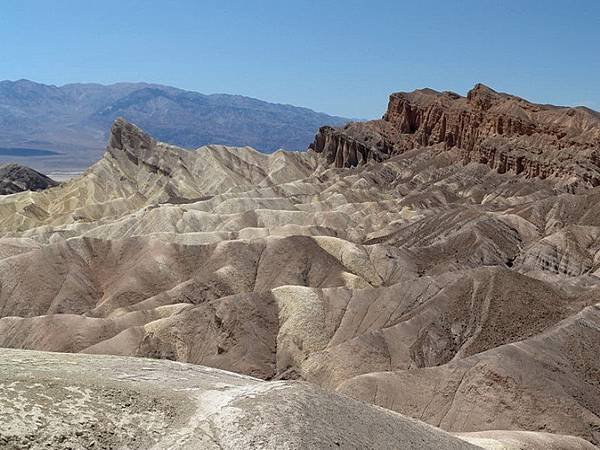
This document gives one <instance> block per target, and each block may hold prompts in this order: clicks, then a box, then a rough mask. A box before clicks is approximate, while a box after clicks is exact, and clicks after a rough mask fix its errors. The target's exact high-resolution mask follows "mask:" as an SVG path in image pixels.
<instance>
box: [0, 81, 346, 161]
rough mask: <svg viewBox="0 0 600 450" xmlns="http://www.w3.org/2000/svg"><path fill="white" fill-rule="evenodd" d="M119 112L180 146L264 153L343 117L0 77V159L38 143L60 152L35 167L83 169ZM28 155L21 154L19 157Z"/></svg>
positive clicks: (226, 99) (192, 95) (138, 89)
mask: <svg viewBox="0 0 600 450" xmlns="http://www.w3.org/2000/svg"><path fill="white" fill-rule="evenodd" d="M119 116H122V117H125V118H127V120H130V121H132V122H135V123H137V124H138V125H140V126H141V127H143V128H144V129H146V130H148V131H149V132H150V133H152V134H153V135H154V136H156V137H157V138H158V139H161V140H163V141H168V142H171V143H173V144H176V145H179V146H182V147H187V148H196V147H199V146H201V145H205V144H224V145H233V146H244V145H248V146H252V147H254V148H256V149H258V150H260V151H264V152H272V151H274V150H276V149H279V148H284V149H288V150H303V149H305V148H306V147H307V146H308V144H309V143H310V142H311V141H312V139H313V138H314V135H315V133H316V131H317V130H318V128H319V127H320V126H322V125H326V124H330V125H339V124H342V123H344V122H345V121H346V119H344V118H340V117H333V116H329V115H327V114H323V113H317V112H315V111H312V110H310V109H307V108H300V107H295V106H290V105H282V104H273V103H268V102H264V101H261V100H256V99H253V98H248V97H242V96H237V95H225V94H215V95H203V94H200V93H197V92H190V91H184V90H181V89H176V88H173V87H169V86H161V85H155V84H147V83H118V84H113V85H109V86H103V85H100V84H69V85H65V86H61V87H57V86H50V85H45V84H39V83H34V82H32V81H28V80H19V81H2V82H0V148H2V147H8V148H10V149H11V152H6V151H5V152H0V158H2V160H3V161H19V162H21V163H24V162H25V163H28V162H29V160H28V159H23V158H22V159H18V156H15V150H14V149H15V148H24V149H42V150H50V151H57V152H61V153H63V155H62V156H51V157H44V158H42V159H41V161H43V164H42V165H41V166H40V164H39V162H38V163H37V166H36V168H38V169H39V168H73V167H76V166H79V167H86V166H87V165H89V164H90V163H91V162H92V161H94V160H96V159H97V158H98V157H99V156H100V154H101V150H102V149H103V148H104V145H105V143H106V139H107V137H108V136H107V130H108V129H109V128H110V124H111V123H112V122H113V121H114V120H115V119H116V118H117V117H119ZM30 154H31V152H27V151H26V150H24V151H23V152H22V156H23V157H24V158H28V157H29V156H30ZM36 161H40V159H36ZM35 164H36V163H35V162H34V166H35Z"/></svg>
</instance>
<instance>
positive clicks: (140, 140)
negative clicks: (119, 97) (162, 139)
mask: <svg viewBox="0 0 600 450" xmlns="http://www.w3.org/2000/svg"><path fill="white" fill-rule="evenodd" d="M154 143H155V141H154V139H153V138H152V137H150V135H148V134H147V133H145V132H144V131H142V130H141V129H140V128H139V127H138V126H136V125H134V124H132V123H130V122H127V121H126V120H125V119H124V118H123V117H118V118H117V119H116V120H115V121H114V122H113V125H112V127H111V129H110V137H109V140H108V147H109V148H111V149H116V150H125V149H128V150H140V149H149V148H150V147H151V146H152V145H153V144H154Z"/></svg>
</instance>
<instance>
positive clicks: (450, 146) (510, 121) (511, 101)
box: [311, 84, 600, 186]
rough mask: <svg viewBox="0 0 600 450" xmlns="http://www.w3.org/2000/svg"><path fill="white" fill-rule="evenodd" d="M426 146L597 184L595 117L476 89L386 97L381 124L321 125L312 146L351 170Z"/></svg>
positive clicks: (598, 122) (599, 159)
mask: <svg viewBox="0 0 600 450" xmlns="http://www.w3.org/2000/svg"><path fill="white" fill-rule="evenodd" d="M430 146H439V147H440V149H442V150H454V151H457V152H459V154H460V157H461V160H462V161H463V162H464V163H469V162H478V163H482V164H487V165H488V166H489V167H490V168H492V169H495V170H496V171H498V172H499V173H505V172H512V173H516V174H524V175H525V176H529V177H542V178H545V177H549V176H557V177H563V178H565V177H566V178H573V180H572V181H577V182H583V183H585V184H589V185H593V186H596V185H598V184H600V168H599V165H600V155H599V153H598V152H599V150H600V114H598V113H597V112H595V111H592V110H589V109H587V108H581V107H580V108H568V107H557V106H549V105H537V104H533V103H530V102H527V101H526V100H523V99H521V98H518V97H514V96H511V95H508V94H500V93H497V92H495V91H494V90H492V89H490V88H488V87H486V86H484V85H481V84H478V85H476V86H475V87H474V88H473V89H472V90H471V91H469V93H468V94H467V96H466V97H461V96H460V95H458V94H455V93H452V92H436V91H434V90H431V89H422V90H417V91H414V92H411V93H395V94H392V95H391V96H390V100H389V104H388V109H387V112H386V113H385V114H384V116H383V118H382V120H376V121H370V122H357V123H353V124H350V125H347V126H346V127H344V128H331V127H323V128H321V129H320V130H319V133H318V134H317V136H316V137H315V142H314V143H313V144H312V145H311V148H312V149H313V150H314V151H316V152H318V153H322V154H323V155H324V157H325V160H326V162H327V163H328V164H330V165H334V166H335V167H353V166H357V165H359V164H361V163H364V162H367V161H369V160H371V159H372V160H381V159H385V158H388V157H390V156H393V155H396V154H399V153H402V152H404V151H406V150H409V149H413V148H418V147H430Z"/></svg>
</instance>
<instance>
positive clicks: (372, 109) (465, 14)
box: [0, 0, 600, 118]
mask: <svg viewBox="0 0 600 450" xmlns="http://www.w3.org/2000/svg"><path fill="white" fill-rule="evenodd" d="M19 78H27V79H31V80H34V81H39V82H44V83H50V84H57V85H60V84H64V83H71V82H87V81H94V82H100V83H112V82H116V81H148V82H156V83H164V84H169V85H173V86H177V87H181V88H185V89H191V90H196V91H199V92H203V93H217V92H224V93H232V94H243V95H248V96H252V97H257V98H261V99H264V100H268V101H275V102H281V103H291V104H295V105H301V106H307V107H310V108H313V109H316V110H319V111H324V112H328V113H333V114H339V115H344V116H349V117H364V118H371V117H378V116H380V115H381V114H382V112H383V110H384V109H385V106H386V104H387V97H388V95H389V94H390V93H391V92H394V91H405V90H413V89H416V88H420V87H432V88H434V89H438V90H453V91H456V92H458V93H461V94H464V93H466V91H467V90H468V89H469V88H470V87H472V85H473V84H475V83H476V82H483V83H485V84H488V85H490V86H491V87H493V88H495V89H497V90H501V91H505V92H511V93H514V94H516V95H520V96H523V97H526V98H529V99H531V100H534V101H538V102H547V103H556V104H585V105H587V106H590V107H592V108H595V109H600V0H563V1H558V0H495V1H494V0H464V1H461V0H455V1H450V0H439V1H415V0H411V1H394V0H388V1H384V0H381V1H377V0H371V1H357V0H339V1H329V0H319V1H317V0H315V1H309V0H295V1H291V0H290V1H286V0H279V1H261V0H221V1H209V0H207V1H201V0H198V1H192V0H190V1H186V0H180V1H174V0H173V1H166V0H164V1H158V0H154V1H153V0H146V1H141V0H119V1H113V0H102V1H91V0H90V1H88V0H52V1H50V0H2V2H1V4H0V79H19Z"/></svg>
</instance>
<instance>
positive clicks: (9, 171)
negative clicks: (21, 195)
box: [0, 164, 58, 195]
mask: <svg viewBox="0 0 600 450" xmlns="http://www.w3.org/2000/svg"><path fill="white" fill-rule="evenodd" d="M57 185H58V183H57V182H56V181H54V180H52V179H51V178H48V177H47V176H46V175H44V174H41V173H39V172H37V171H35V170H33V169H30V168H29V167H25V166H21V165H19V164H6V165H0V195H7V194H14V193H16V192H23V191H41V190H44V189H48V188H49V187H53V186H57Z"/></svg>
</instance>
